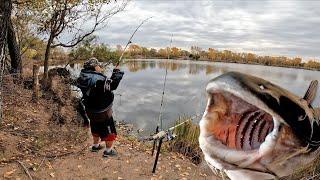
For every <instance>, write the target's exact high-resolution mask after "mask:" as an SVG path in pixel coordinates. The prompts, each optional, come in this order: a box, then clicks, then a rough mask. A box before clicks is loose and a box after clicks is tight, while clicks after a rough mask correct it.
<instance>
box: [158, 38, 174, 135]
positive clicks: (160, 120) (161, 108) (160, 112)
mask: <svg viewBox="0 0 320 180" xmlns="http://www.w3.org/2000/svg"><path fill="white" fill-rule="evenodd" d="M172 37H173V34H171V40H170V47H169V49H168V50H167V53H168V59H167V62H166V73H165V76H164V82H163V89H162V96H161V103H160V111H159V119H158V126H159V123H160V129H163V127H162V126H163V124H162V113H163V98H164V93H165V90H166V82H167V75H168V62H169V59H170V51H171V45H172Z"/></svg>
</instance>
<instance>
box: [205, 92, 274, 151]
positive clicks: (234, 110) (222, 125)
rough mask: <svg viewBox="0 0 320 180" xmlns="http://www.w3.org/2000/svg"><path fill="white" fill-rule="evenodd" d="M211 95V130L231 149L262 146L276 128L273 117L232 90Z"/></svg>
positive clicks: (253, 148)
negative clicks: (231, 91)
mask: <svg viewBox="0 0 320 180" xmlns="http://www.w3.org/2000/svg"><path fill="white" fill-rule="evenodd" d="M209 96H210V97H209V102H208V106H207V114H206V116H205V118H206V119H207V120H209V121H210V122H211V123H212V124H211V123H210V124H211V126H210V129H208V133H212V135H213V136H214V137H215V139H216V140H218V141H220V142H221V143H222V144H224V145H225V146H227V147H228V148H231V149H236V150H243V151H247V150H256V149H259V147H260V145H261V144H262V143H263V142H264V141H265V139H266V137H267V135H268V134H269V133H271V131H272V130H273V127H274V122H273V118H272V116H271V115H270V114H268V113H267V112H265V111H263V110H262V109H260V108H258V107H256V106H254V105H252V104H250V103H249V102H246V101H245V100H243V99H241V98H239V97H237V96H235V95H233V94H231V93H230V92H226V91H219V92H212V93H209Z"/></svg>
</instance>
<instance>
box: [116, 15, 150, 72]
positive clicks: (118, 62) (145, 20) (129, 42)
mask: <svg viewBox="0 0 320 180" xmlns="http://www.w3.org/2000/svg"><path fill="white" fill-rule="evenodd" d="M151 18H152V16H151V17H148V18H146V19H144V20H143V21H142V22H141V23H140V24H139V26H138V27H137V28H136V29H135V30H134V32H133V33H132V34H131V37H130V38H129V40H128V42H127V44H126V46H125V47H124V49H123V51H122V54H121V56H120V58H119V60H118V61H117V64H116V67H118V66H119V64H120V63H121V61H122V57H123V55H124V53H125V52H126V49H127V47H128V46H129V44H131V43H132V41H131V40H132V38H133V36H134V35H135V34H136V32H137V31H138V29H139V28H140V27H141V26H142V25H143V24H144V23H145V22H147V21H148V20H149V19H151Z"/></svg>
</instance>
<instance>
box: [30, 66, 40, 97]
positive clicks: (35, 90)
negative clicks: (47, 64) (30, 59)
mask: <svg viewBox="0 0 320 180" xmlns="http://www.w3.org/2000/svg"><path fill="white" fill-rule="evenodd" d="M39 89H40V87H39V66H38V65H35V64H34V65H33V94H32V100H33V102H38V100H39V94H40V93H39V91H40V90H39Z"/></svg>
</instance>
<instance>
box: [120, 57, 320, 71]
mask: <svg viewBox="0 0 320 180" xmlns="http://www.w3.org/2000/svg"><path fill="white" fill-rule="evenodd" d="M148 60H170V61H176V60H179V61H191V62H211V63H215V62H217V63H226V64H244V65H259V66H266V67H281V68H288V69H302V70H309V71H320V69H316V68H306V67H298V66H281V65H278V66H276V65H265V64H259V63H243V62H226V61H208V60H202V59H201V60H192V59H163V58H147V59H142V58H137V59H132V58H130V59H125V61H148Z"/></svg>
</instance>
